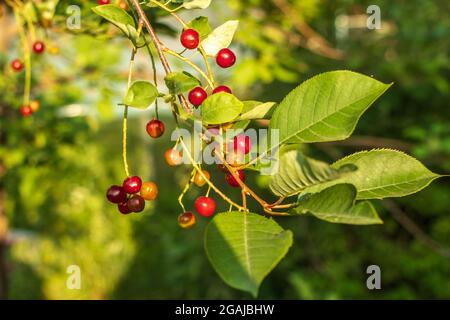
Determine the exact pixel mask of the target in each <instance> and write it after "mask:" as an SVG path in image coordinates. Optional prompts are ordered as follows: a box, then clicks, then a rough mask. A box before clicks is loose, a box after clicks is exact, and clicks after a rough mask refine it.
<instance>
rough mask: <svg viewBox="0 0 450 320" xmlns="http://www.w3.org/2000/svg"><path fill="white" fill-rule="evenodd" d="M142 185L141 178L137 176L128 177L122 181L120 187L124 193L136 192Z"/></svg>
mask: <svg viewBox="0 0 450 320" xmlns="http://www.w3.org/2000/svg"><path fill="white" fill-rule="evenodd" d="M141 187H142V180H141V178H139V177H138V176H132V177H128V178H126V179H125V180H124V181H123V185H122V188H123V190H125V192H126V193H129V194H133V193H138V192H139V191H140V190H141Z"/></svg>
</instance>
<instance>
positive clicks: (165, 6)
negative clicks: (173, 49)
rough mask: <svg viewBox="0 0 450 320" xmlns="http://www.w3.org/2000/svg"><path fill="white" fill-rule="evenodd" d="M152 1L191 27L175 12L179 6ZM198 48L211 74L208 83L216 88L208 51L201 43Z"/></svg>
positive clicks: (184, 24)
mask: <svg viewBox="0 0 450 320" xmlns="http://www.w3.org/2000/svg"><path fill="white" fill-rule="evenodd" d="M150 1H151V2H152V3H154V4H156V5H157V6H158V7H160V8H161V9H163V10H165V11H167V12H168V13H169V14H171V15H172V16H173V17H174V18H175V19H176V20H177V21H178V22H179V23H180V24H181V25H182V26H183V29H188V28H189V26H188V25H187V23H186V22H185V21H184V20H183V19H182V18H181V17H180V16H179V15H178V14H177V13H175V11H176V10H178V8H177V9H176V10H171V9H170V8H168V7H167V5H164V4H162V3H159V2H158V1H156V0H150ZM197 49H198V51H200V53H201V55H202V57H203V60H204V61H205V65H206V69H207V72H208V76H209V81H208V83H210V85H211V84H212V85H211V89H214V87H215V85H214V84H215V81H214V75H213V73H212V69H211V65H210V64H209V61H208V56H207V55H206V52H205V50H204V49H203V46H202V44H201V43H200V44H199V46H198V48H197Z"/></svg>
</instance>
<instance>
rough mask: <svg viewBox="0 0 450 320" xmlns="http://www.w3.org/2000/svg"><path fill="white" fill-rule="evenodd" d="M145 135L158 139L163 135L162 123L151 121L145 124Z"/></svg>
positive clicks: (155, 120)
mask: <svg viewBox="0 0 450 320" xmlns="http://www.w3.org/2000/svg"><path fill="white" fill-rule="evenodd" d="M146 129H147V133H148V134H149V136H150V137H152V138H159V137H161V136H162V135H163V133H164V130H165V127H164V123H163V122H162V121H159V120H157V119H153V120H151V121H149V122H148V123H147V128H146Z"/></svg>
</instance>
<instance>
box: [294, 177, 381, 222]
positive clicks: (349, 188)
mask: <svg viewBox="0 0 450 320" xmlns="http://www.w3.org/2000/svg"><path fill="white" fill-rule="evenodd" d="M355 198H356V188H355V186H353V185H351V184H338V185H335V186H333V187H330V188H328V189H325V190H323V191H321V192H319V193H316V194H312V195H306V196H302V197H300V198H299V201H298V206H297V207H296V208H295V209H294V211H295V212H297V213H298V214H305V213H308V212H309V213H311V214H312V215H314V216H316V217H317V218H319V219H322V220H325V221H328V222H332V223H345V224H357V225H368V224H380V223H383V221H382V220H381V219H380V217H379V216H378V213H377V212H376V210H375V208H374V207H373V206H372V204H371V203H370V202H369V201H363V202H360V203H357V204H356V205H355V204H354V203H355Z"/></svg>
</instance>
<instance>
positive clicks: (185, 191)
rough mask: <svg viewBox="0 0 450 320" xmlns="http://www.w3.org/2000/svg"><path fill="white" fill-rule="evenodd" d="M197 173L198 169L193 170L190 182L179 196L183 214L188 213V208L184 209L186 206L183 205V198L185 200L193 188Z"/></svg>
mask: <svg viewBox="0 0 450 320" xmlns="http://www.w3.org/2000/svg"><path fill="white" fill-rule="evenodd" d="M196 171H197V170H196V169H192V172H191V177H190V178H189V180H188V182H187V183H186V185H185V186H184V188H183V191H181V193H180V195H179V196H178V203H179V204H180V206H181V208H182V209H183V212H186V208H185V207H184V204H183V198H184V195H185V194H186V193H187V192H188V191H189V188H190V187H191V184H192V182H194V178H195V172H196Z"/></svg>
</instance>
